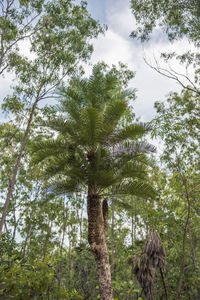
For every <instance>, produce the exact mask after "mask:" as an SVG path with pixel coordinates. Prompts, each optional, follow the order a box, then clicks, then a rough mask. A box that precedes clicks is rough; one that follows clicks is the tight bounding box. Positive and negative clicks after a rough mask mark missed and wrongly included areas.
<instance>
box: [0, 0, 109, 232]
mask: <svg viewBox="0 0 200 300" xmlns="http://www.w3.org/2000/svg"><path fill="white" fill-rule="evenodd" d="M7 2H9V1H7ZM12 2H13V1H10V2H9V3H10V4H12ZM22 2H23V5H24V6H25V8H24V9H25V11H24V10H23V14H25V15H26V9H28V12H27V14H28V13H29V14H31V12H30V11H31V9H32V5H33V6H36V7H37V9H39V11H40V12H41V11H42V14H41V16H40V18H39V20H38V22H37V24H36V25H34V26H35V27H34V28H35V29H34V32H31V34H30V37H29V43H28V45H29V48H30V53H29V54H30V56H29V57H25V56H22V55H20V53H18V52H11V53H10V54H9V60H7V62H6V63H8V64H9V69H10V70H12V71H14V72H15V74H16V76H17V79H18V84H17V85H16V87H15V89H14V93H13V95H12V96H9V97H6V98H5V100H4V105H3V108H4V109H5V110H8V111H10V112H12V113H23V114H25V118H24V127H25V131H24V137H23V139H22V142H21V148H20V150H19V152H18V157H17V159H16V163H15V166H14V168H13V173H12V176H11V179H10V182H9V185H8V191H7V196H6V200H5V205H4V210H3V215H2V218H1V222H0V235H1V233H2V229H3V225H4V223H5V219H6V214H7V210H8V206H9V202H10V198H11V196H12V191H13V188H14V185H15V182H16V177H17V173H18V170H19V166H20V162H21V158H22V154H23V152H24V148H25V145H26V142H27V138H28V135H29V133H30V129H31V124H32V121H33V118H34V115H35V112H36V110H37V106H38V103H39V102H40V101H41V100H44V99H50V98H51V97H52V93H53V91H54V89H55V88H56V87H57V86H58V85H59V84H61V82H62V81H63V80H64V79H65V78H66V77H67V76H69V75H70V74H73V73H74V72H78V69H79V67H78V65H79V63H80V61H87V60H88V58H89V57H90V55H91V53H92V50H93V48H92V45H91V44H89V40H90V39H91V38H94V37H96V36H97V35H98V33H100V32H103V31H104V30H103V28H102V27H101V26H100V25H99V24H98V22H96V21H95V20H94V19H92V18H91V17H90V15H89V14H88V11H87V7H86V3H85V2H81V3H80V5H78V4H76V3H75V1H73V0H70V1H63V0H57V1H49V2H45V3H44V4H43V1H33V2H32V1H31V2H26V1H25V2H24V1H22ZM20 3H21V2H20ZM30 3H31V4H30ZM23 5H22V9H23V7H24V6H23ZM10 14H11V13H10ZM13 14H14V17H13V18H17V16H18V18H20V16H19V15H18V14H17V12H16V10H14V12H13ZM29 14H28V16H29ZM58 16H59V17H58ZM29 17H30V16H29ZM24 18H25V16H24V15H22V21H23V20H24ZM2 20H4V19H2ZM18 22H20V20H18ZM13 26H14V25H13ZM11 27H12V26H11ZM28 28H29V27H28ZM29 29H30V30H31V28H29ZM13 30H14V29H13ZM6 33H7V31H6V32H5V34H6ZM7 34H8V33H7ZM2 42H3V40H2ZM26 117H27V118H26Z"/></svg>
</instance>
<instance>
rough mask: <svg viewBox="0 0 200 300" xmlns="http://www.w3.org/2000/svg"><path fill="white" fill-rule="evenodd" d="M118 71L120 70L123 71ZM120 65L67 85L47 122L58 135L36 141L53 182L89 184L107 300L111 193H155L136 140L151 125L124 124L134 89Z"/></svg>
mask: <svg viewBox="0 0 200 300" xmlns="http://www.w3.org/2000/svg"><path fill="white" fill-rule="evenodd" d="M117 75H118V76H117ZM119 76H120V77H121V78H122V77H123V76H122V73H121V74H120V72H118V74H117V72H116V68H112V69H111V70H110V71H108V70H107V69H106V67H105V65H102V64H97V65H96V66H95V67H94V68H93V72H92V75H91V76H90V77H89V79H85V78H74V79H73V80H72V81H71V82H70V85H69V86H68V87H67V88H66V89H65V88H63V90H62V92H61V94H62V97H61V99H60V106H59V107H58V112H59V111H60V114H57V116H56V117H55V118H54V119H51V118H50V119H49V121H47V122H46V126H47V127H49V128H50V129H51V130H54V131H55V132H56V136H55V137H54V138H52V139H46V140H41V141H38V142H36V143H35V144H34V145H33V151H34V154H33V161H34V162H35V163H38V162H41V161H43V163H45V165H46V175H47V176H49V177H50V178H51V180H50V184H51V186H52V188H54V189H55V191H57V192H60V193H70V192H71V193H72V192H80V191H81V188H82V187H85V188H87V214H88V242H89V244H90V249H91V251H92V253H93V255H94V258H95V262H96V270H97V276H98V280H99V289H100V295H101V299H102V300H109V299H110V300H111V299H113V290H112V282H111V272H110V265H109V255H108V249H107V243H106V240H107V230H108V200H107V199H108V198H110V197H113V196H115V197H117V196H119V195H121V196H123V195H127V194H131V195H140V196H144V197H151V196H153V195H154V194H155V192H154V190H153V188H151V186H150V185H149V184H148V178H147V175H146V171H145V170H146V168H145V163H144V162H145V158H144V156H145V155H144V151H145V150H149V147H148V145H145V144H143V145H142V147H143V152H141V147H140V144H139V142H136V140H137V139H138V138H139V137H142V136H143V135H144V134H145V133H147V132H148V131H149V128H148V127H147V126H145V125H144V124H133V123H132V124H129V125H126V126H120V122H121V121H123V119H124V118H125V117H126V115H127V114H128V113H130V103H129V102H130V101H129V100H130V99H131V98H132V97H133V96H134V91H130V90H125V89H123V87H122V84H121V83H120V79H119Z"/></svg>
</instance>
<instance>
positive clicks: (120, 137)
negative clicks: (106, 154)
mask: <svg viewBox="0 0 200 300" xmlns="http://www.w3.org/2000/svg"><path fill="white" fill-rule="evenodd" d="M147 132H148V128H147V127H146V126H145V124H142V123H139V124H131V125H128V126H126V127H125V128H122V129H120V130H117V131H116V133H115V135H113V141H112V142H114V143H115V144H117V143H121V142H123V141H125V140H127V139H129V140H135V139H137V138H139V137H142V136H143V135H144V134H146V133H147Z"/></svg>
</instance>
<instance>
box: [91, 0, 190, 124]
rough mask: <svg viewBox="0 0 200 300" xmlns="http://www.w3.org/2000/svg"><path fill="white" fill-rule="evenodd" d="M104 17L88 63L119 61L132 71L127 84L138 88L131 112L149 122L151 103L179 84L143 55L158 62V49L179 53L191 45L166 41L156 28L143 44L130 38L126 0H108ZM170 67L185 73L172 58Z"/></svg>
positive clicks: (131, 24) (131, 19)
mask: <svg viewBox="0 0 200 300" xmlns="http://www.w3.org/2000/svg"><path fill="white" fill-rule="evenodd" d="M106 16H107V25H108V28H109V29H108V31H107V32H106V34H105V36H101V37H99V38H98V39H97V40H96V41H95V42H94V48H95V51H94V53H93V55H92V63H96V62H98V61H101V60H103V61H105V62H106V63H107V64H109V65H112V64H117V63H118V62H119V61H122V62H124V63H126V64H128V67H129V68H130V69H132V70H134V71H136V77H135V78H134V79H133V81H132V82H131V86H132V87H134V88H137V89H138V92H137V96H138V98H137V100H136V103H135V105H134V107H135V111H136V113H137V115H139V116H140V117H141V118H142V120H144V121H149V120H151V119H152V118H153V117H154V116H155V111H154V109H153V104H154V102H155V101H156V100H159V101H160V100H164V99H165V96H166V95H167V94H169V92H170V91H178V92H179V91H180V90H181V86H180V85H178V84H177V83H176V82H175V81H173V80H171V79H168V78H166V77H164V76H162V75H159V74H158V73H156V71H154V70H152V69H151V68H150V67H148V66H147V65H146V64H145V62H144V59H143V58H144V56H145V57H146V58H147V60H148V61H149V62H150V63H152V64H154V57H156V58H157V59H158V60H159V61H160V53H161V52H172V51H175V52H176V53H183V52H185V51H186V50H189V49H190V48H191V45H190V44H189V43H188V41H187V40H182V41H180V42H175V43H173V44H170V43H169V42H167V40H166V38H165V37H164V36H162V34H161V32H160V31H159V32H158V31H157V32H156V34H154V38H153V41H150V42H149V43H145V44H143V45H141V43H139V42H138V41H136V40H134V39H132V38H130V37H129V35H130V33H131V31H132V30H133V29H134V26H135V22H134V17H133V15H132V13H131V10H130V7H129V1H128V0H116V1H108V2H107V11H106ZM164 67H166V65H164ZM172 67H173V68H174V69H175V70H176V71H177V72H180V73H184V72H185V68H184V67H183V66H181V65H180V64H178V63H177V62H175V61H173V62H172ZM190 75H191V74H190Z"/></svg>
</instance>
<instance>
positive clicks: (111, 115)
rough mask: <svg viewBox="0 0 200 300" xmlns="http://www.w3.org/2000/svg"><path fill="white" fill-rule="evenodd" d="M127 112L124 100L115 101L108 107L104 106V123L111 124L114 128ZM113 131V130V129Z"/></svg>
mask: <svg viewBox="0 0 200 300" xmlns="http://www.w3.org/2000/svg"><path fill="white" fill-rule="evenodd" d="M126 110H127V103H126V101H125V99H122V100H116V101H114V102H112V103H111V104H110V105H107V106H106V109H105V111H104V115H103V118H104V123H105V124H111V125H112V124H113V125H114V126H115V127H116V125H117V124H118V122H119V120H120V119H121V118H122V117H123V115H124V113H125V111H126ZM114 129H115V128H114Z"/></svg>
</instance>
